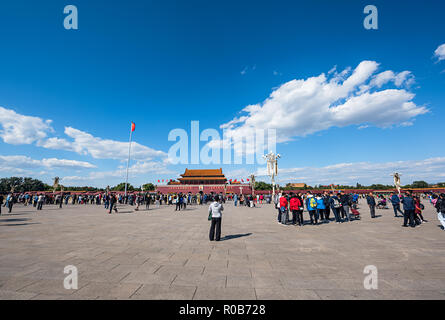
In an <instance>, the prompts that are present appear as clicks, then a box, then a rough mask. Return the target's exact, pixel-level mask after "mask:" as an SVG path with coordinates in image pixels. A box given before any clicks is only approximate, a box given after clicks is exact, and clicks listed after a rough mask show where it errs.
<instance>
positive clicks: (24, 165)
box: [0, 155, 96, 173]
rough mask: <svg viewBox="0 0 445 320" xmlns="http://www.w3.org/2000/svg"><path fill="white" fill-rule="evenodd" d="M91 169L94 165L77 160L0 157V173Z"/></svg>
mask: <svg viewBox="0 0 445 320" xmlns="http://www.w3.org/2000/svg"><path fill="white" fill-rule="evenodd" d="M39 168H45V169H54V168H62V169H91V168H96V166H95V165H93V164H91V163H89V162H85V161H77V160H67V159H57V158H46V159H42V160H36V159H32V158H30V157H27V156H17V155H15V156H0V171H2V172H8V171H13V172H27V173H30V172H33V171H29V169H39Z"/></svg>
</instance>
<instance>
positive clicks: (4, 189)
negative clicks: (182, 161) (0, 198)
mask: <svg viewBox="0 0 445 320" xmlns="http://www.w3.org/2000/svg"><path fill="white" fill-rule="evenodd" d="M12 190H14V192H30V191H52V190H53V187H52V186H50V185H48V184H46V183H44V182H42V181H40V180H38V179H32V178H21V177H10V178H1V179H0V193H8V192H11V191H12ZM57 190H60V187H59V188H58V189H57ZM63 190H64V191H88V192H101V191H105V189H104V188H95V187H89V186H84V187H69V186H68V187H66V186H63ZM110 190H112V191H124V190H125V182H122V183H120V184H118V185H117V186H115V187H111V188H110ZM127 190H128V191H142V190H144V191H153V190H155V186H154V185H153V184H152V183H147V184H144V185H143V186H142V187H140V188H135V187H133V186H132V185H130V184H128V185H127Z"/></svg>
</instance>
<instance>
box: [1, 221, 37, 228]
mask: <svg viewBox="0 0 445 320" xmlns="http://www.w3.org/2000/svg"><path fill="white" fill-rule="evenodd" d="M32 224H40V222H33V223H12V224H0V227H18V226H28V225H32Z"/></svg>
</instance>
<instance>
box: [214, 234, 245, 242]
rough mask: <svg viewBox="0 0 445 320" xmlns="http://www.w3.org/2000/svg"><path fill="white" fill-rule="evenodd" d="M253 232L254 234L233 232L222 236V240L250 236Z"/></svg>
mask: <svg viewBox="0 0 445 320" xmlns="http://www.w3.org/2000/svg"><path fill="white" fill-rule="evenodd" d="M251 234H252V233H243V234H231V235H228V236H224V237H222V238H221V241H225V240H230V239H237V238H242V237H248V236H250V235H251Z"/></svg>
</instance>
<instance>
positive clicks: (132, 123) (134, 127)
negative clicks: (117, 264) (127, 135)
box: [131, 122, 136, 132]
mask: <svg viewBox="0 0 445 320" xmlns="http://www.w3.org/2000/svg"><path fill="white" fill-rule="evenodd" d="M134 129H136V124H135V123H134V122H131V132H133V131H134Z"/></svg>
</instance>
